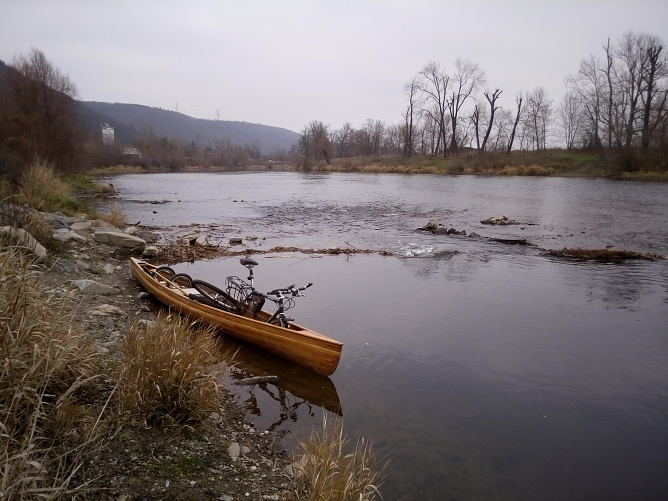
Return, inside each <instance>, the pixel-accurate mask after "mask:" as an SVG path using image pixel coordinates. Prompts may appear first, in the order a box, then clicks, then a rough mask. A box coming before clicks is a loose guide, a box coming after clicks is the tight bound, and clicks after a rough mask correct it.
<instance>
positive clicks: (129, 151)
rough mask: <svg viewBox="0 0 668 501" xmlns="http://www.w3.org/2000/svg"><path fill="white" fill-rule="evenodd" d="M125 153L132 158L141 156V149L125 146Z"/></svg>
mask: <svg viewBox="0 0 668 501" xmlns="http://www.w3.org/2000/svg"><path fill="white" fill-rule="evenodd" d="M123 155H126V156H128V157H130V158H141V151H139V149H138V148H125V149H124V150H123Z"/></svg>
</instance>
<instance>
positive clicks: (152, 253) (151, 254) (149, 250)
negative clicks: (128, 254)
mask: <svg viewBox="0 0 668 501" xmlns="http://www.w3.org/2000/svg"><path fill="white" fill-rule="evenodd" d="M158 254H159V252H158V248H157V247H156V246H155V245H149V246H148V247H146V248H145V249H144V252H143V253H142V257H143V258H146V259H151V258H155V257H158Z"/></svg>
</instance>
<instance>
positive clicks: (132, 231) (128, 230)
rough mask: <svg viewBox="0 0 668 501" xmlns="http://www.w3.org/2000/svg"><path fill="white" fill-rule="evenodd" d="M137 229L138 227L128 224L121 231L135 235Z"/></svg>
mask: <svg viewBox="0 0 668 501" xmlns="http://www.w3.org/2000/svg"><path fill="white" fill-rule="evenodd" d="M138 231H139V228H137V227H136V226H128V227H127V228H125V229H124V230H123V233H126V234H128V235H136V234H137V232H138Z"/></svg>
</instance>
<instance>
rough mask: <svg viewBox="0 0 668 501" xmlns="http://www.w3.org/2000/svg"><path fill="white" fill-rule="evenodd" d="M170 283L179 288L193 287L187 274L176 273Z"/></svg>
mask: <svg viewBox="0 0 668 501" xmlns="http://www.w3.org/2000/svg"><path fill="white" fill-rule="evenodd" d="M171 281H172V282H174V283H175V284H176V285H180V286H181V287H192V286H193V279H192V278H191V277H190V275H188V274H187V273H177V274H175V275H174V276H173V277H172V278H171Z"/></svg>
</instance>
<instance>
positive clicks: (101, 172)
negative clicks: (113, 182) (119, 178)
mask: <svg viewBox="0 0 668 501" xmlns="http://www.w3.org/2000/svg"><path fill="white" fill-rule="evenodd" d="M141 172H144V169H142V168H141V167H138V166H136V165H112V166H110V167H96V168H94V169H92V170H90V171H88V174H89V175H91V176H94V177H101V176H116V175H119V174H139V173H141Z"/></svg>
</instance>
